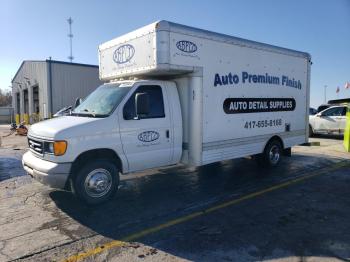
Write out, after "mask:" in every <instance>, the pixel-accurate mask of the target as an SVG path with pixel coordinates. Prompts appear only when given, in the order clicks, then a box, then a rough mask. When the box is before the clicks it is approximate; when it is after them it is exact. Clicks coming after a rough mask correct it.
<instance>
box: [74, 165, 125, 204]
mask: <svg viewBox="0 0 350 262" xmlns="http://www.w3.org/2000/svg"><path fill="white" fill-rule="evenodd" d="M118 186H119V170H118V168H117V166H116V165H115V164H114V163H113V162H111V161H109V160H104V159H99V160H96V161H94V162H91V163H88V164H86V165H85V166H83V167H82V168H81V169H80V170H79V172H78V173H77V175H76V176H75V178H74V181H73V189H74V190H73V192H74V193H75V194H76V195H77V196H78V197H79V198H80V199H81V200H83V201H84V202H86V203H87V204H89V205H97V204H101V203H103V202H105V201H107V200H109V199H110V198H112V197H113V195H114V194H115V193H116V192H117V190H118Z"/></svg>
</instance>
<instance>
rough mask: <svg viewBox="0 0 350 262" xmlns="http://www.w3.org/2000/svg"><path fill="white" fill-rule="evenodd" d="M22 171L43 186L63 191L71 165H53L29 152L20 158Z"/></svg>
mask: <svg viewBox="0 0 350 262" xmlns="http://www.w3.org/2000/svg"><path fill="white" fill-rule="evenodd" d="M22 165H23V168H24V170H25V171H26V172H27V173H28V174H29V175H31V176H32V177H33V178H35V179H36V180H38V181H39V182H41V183H42V184H44V185H48V186H50V187H53V188H60V189H63V188H64V187H65V185H66V182H67V179H68V176H69V172H70V168H71V166H72V164H71V163H54V162H50V161H46V160H43V159H41V158H39V157H37V156H35V154H33V153H32V152H30V151H27V152H26V153H24V155H23V158H22Z"/></svg>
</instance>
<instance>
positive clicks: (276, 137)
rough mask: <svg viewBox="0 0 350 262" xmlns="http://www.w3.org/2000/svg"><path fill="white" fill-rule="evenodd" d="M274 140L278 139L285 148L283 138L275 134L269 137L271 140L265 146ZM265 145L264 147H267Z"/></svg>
mask: <svg viewBox="0 0 350 262" xmlns="http://www.w3.org/2000/svg"><path fill="white" fill-rule="evenodd" d="M273 140H277V141H278V142H280V143H281V146H282V149H284V143H283V140H282V139H281V138H280V137H279V136H273V137H271V138H270V139H269V141H267V143H266V144H265V147H266V146H267V145H268V144H269V143H270V142H271V141H273ZM265 147H264V148H265Z"/></svg>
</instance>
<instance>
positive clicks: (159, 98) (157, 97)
mask: <svg viewBox="0 0 350 262" xmlns="http://www.w3.org/2000/svg"><path fill="white" fill-rule="evenodd" d="M137 93H147V94H148V96H149V104H150V112H149V114H148V115H146V116H143V117H142V119H147V118H163V117H165V113H164V101H163V93H162V88H161V87H160V86H156V85H147V86H139V87H138V88H137V89H136V91H135V92H134V93H133V94H132V96H131V97H130V98H129V100H128V101H127V102H126V103H125V105H124V108H123V117H124V119H125V120H131V119H135V118H136V112H135V95H136V94H137Z"/></svg>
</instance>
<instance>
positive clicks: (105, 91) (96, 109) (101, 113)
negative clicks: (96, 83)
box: [71, 84, 132, 117]
mask: <svg viewBox="0 0 350 262" xmlns="http://www.w3.org/2000/svg"><path fill="white" fill-rule="evenodd" d="M131 87H132V85H126V84H104V85H101V86H100V87H98V88H97V89H96V90H95V91H94V92H92V93H91V94H90V95H89V96H88V97H87V98H86V99H85V100H84V101H83V102H82V103H81V104H80V105H79V106H78V107H76V108H75V109H74V110H73V111H72V113H71V115H73V116H87V117H106V116H109V115H110V114H111V113H112V112H113V111H114V109H115V108H116V107H117V106H118V105H119V103H120V102H121V101H122V100H123V98H124V96H125V95H126V94H127V93H128V92H129V90H130V89H131Z"/></svg>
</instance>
